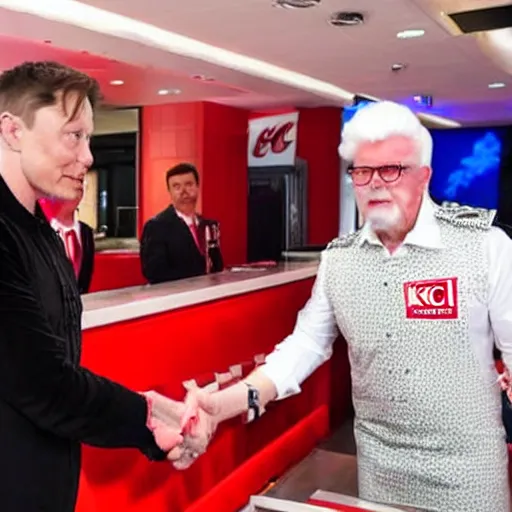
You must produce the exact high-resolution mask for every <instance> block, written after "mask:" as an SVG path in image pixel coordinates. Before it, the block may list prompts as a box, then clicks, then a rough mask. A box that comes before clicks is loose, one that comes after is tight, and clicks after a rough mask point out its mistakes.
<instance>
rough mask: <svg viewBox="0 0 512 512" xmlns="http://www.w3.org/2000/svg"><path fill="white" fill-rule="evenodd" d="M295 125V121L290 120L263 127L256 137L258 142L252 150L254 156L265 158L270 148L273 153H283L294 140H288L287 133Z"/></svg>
mask: <svg viewBox="0 0 512 512" xmlns="http://www.w3.org/2000/svg"><path fill="white" fill-rule="evenodd" d="M294 126H295V124H294V123H292V122H290V121H288V122H287V123H284V124H282V125H275V126H273V127H272V128H263V130H262V131H261V133H260V134H259V136H258V138H257V139H256V144H254V149H253V150H252V154H253V156H255V157H256V158H263V157H264V156H265V155H266V154H267V153H268V151H269V150H270V151H272V152H273V153H282V152H283V151H285V150H286V148H288V146H289V145H290V144H291V143H292V142H293V141H291V140H286V135H287V134H288V133H289V132H290V130H292V128H293V127H294Z"/></svg>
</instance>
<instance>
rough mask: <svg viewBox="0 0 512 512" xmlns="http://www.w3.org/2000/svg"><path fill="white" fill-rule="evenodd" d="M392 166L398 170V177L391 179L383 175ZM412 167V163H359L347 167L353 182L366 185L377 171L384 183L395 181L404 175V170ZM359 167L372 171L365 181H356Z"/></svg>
mask: <svg viewBox="0 0 512 512" xmlns="http://www.w3.org/2000/svg"><path fill="white" fill-rule="evenodd" d="M390 167H393V168H396V171H397V175H396V178H393V179H389V178H385V177H384V175H383V172H384V170H385V169H389V168H390ZM410 167H411V166H410V165H404V164H388V165H379V166H371V165H359V166H350V167H349V168H348V169H347V173H348V175H349V176H350V178H351V179H352V183H353V184H354V186H356V187H365V186H366V185H368V184H370V183H371V182H372V180H373V177H374V176H375V173H377V174H378V175H379V178H380V179H381V180H382V181H383V182H384V183H394V182H395V181H398V180H399V179H400V178H401V177H402V175H403V173H404V171H406V170H407V169H410ZM358 169H367V170H368V169H369V170H371V171H372V172H370V173H369V174H368V176H369V177H368V180H367V181H365V182H364V183H356V181H355V180H354V177H353V174H354V172H355V171H357V170H358Z"/></svg>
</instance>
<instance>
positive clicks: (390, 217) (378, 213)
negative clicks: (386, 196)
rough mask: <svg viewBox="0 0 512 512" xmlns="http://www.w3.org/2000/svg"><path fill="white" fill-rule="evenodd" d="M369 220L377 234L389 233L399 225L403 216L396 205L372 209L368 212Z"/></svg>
mask: <svg viewBox="0 0 512 512" xmlns="http://www.w3.org/2000/svg"><path fill="white" fill-rule="evenodd" d="M367 220H368V222H369V223H370V226H371V227H372V229H373V230H374V231H375V232H378V231H380V232H382V231H388V230H390V229H392V228H394V227H396V226H398V225H399V223H400V221H401V220H402V214H401V213H400V209H399V208H398V206H397V205H396V204H394V205H393V206H391V207H389V206H381V207H376V208H372V209H371V210H370V211H369V212H368V216H367Z"/></svg>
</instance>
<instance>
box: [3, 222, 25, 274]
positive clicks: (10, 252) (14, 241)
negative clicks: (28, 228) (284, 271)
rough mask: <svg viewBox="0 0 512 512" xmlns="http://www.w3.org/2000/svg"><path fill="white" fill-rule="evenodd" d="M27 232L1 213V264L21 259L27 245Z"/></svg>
mask: <svg viewBox="0 0 512 512" xmlns="http://www.w3.org/2000/svg"><path fill="white" fill-rule="evenodd" d="M25 240H26V237H25V234H24V233H22V232H21V231H20V229H19V227H18V226H17V225H16V223H14V222H13V221H12V219H10V218H9V217H8V216H7V215H4V214H2V213H0V260H1V261H0V265H3V266H5V265H7V262H11V263H15V262H18V263H20V261H21V260H22V259H24V258H22V255H23V247H24V246H25ZM25 252H26V251H25Z"/></svg>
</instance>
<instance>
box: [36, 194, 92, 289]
mask: <svg viewBox="0 0 512 512" xmlns="http://www.w3.org/2000/svg"><path fill="white" fill-rule="evenodd" d="M82 199H83V193H82V195H81V197H79V198H77V199H75V200H73V201H64V200H61V199H55V198H52V199H49V198H46V199H41V200H40V201H39V204H40V205H41V208H42V210H43V212H44V214H45V216H46V218H47V219H48V221H49V222H50V224H51V226H52V228H53V229H54V230H55V231H56V233H57V234H58V235H59V237H60V238H61V240H62V243H63V244H64V250H65V251H66V255H67V257H68V258H69V260H70V261H71V263H72V265H73V269H74V271H75V275H76V278H77V282H78V288H79V290H80V293H81V294H83V293H88V292H89V288H90V285H91V279H92V273H93V270H94V234H93V230H92V228H91V227H90V226H88V225H87V224H85V222H82V221H80V220H79V219H78V209H79V206H80V202H81V201H82Z"/></svg>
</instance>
